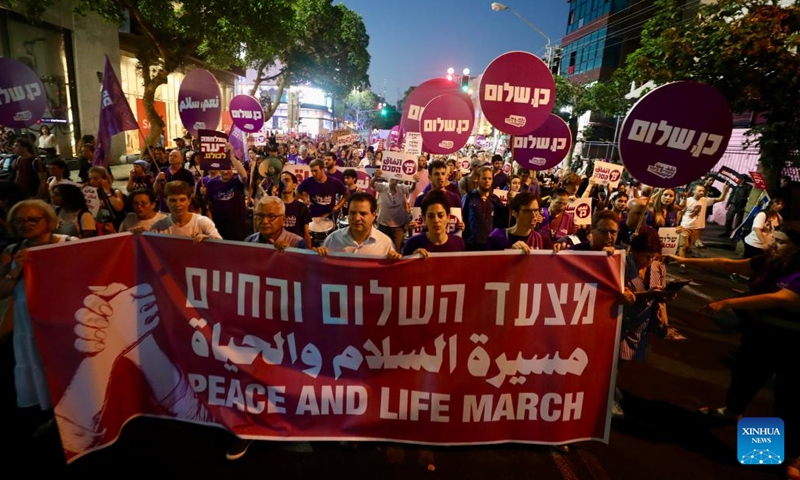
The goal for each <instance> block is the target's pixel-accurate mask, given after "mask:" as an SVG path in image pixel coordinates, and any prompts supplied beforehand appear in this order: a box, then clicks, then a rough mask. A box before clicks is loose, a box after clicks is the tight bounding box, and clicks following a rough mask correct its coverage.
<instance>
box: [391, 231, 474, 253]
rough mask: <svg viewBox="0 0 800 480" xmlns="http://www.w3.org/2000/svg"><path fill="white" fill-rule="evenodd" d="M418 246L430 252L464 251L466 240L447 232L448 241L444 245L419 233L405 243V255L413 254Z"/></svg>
mask: <svg viewBox="0 0 800 480" xmlns="http://www.w3.org/2000/svg"><path fill="white" fill-rule="evenodd" d="M418 248H424V249H425V250H427V251H429V252H430V253H445V252H463V251H464V248H465V246H464V240H463V239H462V238H461V237H459V236H458V235H453V234H452V233H448V234H447V241H446V242H444V243H443V244H442V245H434V244H432V243H431V241H430V240H428V236H427V235H426V234H425V233H418V234H416V235H414V236H413V237H411V238H409V239H408V241H407V242H406V244H405V245H403V255H411V254H413V253H414V252H415V251H416V250H417V249H418Z"/></svg>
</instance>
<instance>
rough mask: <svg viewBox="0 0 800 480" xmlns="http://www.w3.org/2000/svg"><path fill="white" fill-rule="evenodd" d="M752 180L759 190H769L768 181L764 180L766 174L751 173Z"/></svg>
mask: <svg viewBox="0 0 800 480" xmlns="http://www.w3.org/2000/svg"><path fill="white" fill-rule="evenodd" d="M750 178H752V179H753V186H755V187H756V188H757V189H759V190H766V189H767V181H766V180H765V179H764V174H763V173H761V172H750Z"/></svg>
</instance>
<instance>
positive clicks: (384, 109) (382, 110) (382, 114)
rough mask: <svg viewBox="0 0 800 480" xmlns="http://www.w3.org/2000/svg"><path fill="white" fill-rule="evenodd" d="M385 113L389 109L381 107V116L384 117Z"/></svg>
mask: <svg viewBox="0 0 800 480" xmlns="http://www.w3.org/2000/svg"><path fill="white" fill-rule="evenodd" d="M387 113H389V110H387V109H386V107H383V108H381V117H385V116H386V114H387Z"/></svg>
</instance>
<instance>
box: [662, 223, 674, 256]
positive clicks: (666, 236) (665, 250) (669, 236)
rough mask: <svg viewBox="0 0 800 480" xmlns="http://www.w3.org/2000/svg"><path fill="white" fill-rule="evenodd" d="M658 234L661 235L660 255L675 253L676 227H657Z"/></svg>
mask: <svg viewBox="0 0 800 480" xmlns="http://www.w3.org/2000/svg"><path fill="white" fill-rule="evenodd" d="M658 236H659V237H661V255H675V253H677V251H678V229H677V228H666V227H662V228H659V229H658Z"/></svg>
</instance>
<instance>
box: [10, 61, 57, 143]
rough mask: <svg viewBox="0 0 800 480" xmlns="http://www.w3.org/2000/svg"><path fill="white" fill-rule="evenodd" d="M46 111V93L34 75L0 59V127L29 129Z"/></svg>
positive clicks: (17, 64) (18, 65) (16, 62)
mask: <svg viewBox="0 0 800 480" xmlns="http://www.w3.org/2000/svg"><path fill="white" fill-rule="evenodd" d="M46 107H47V93H46V92H45V90H44V84H43V83H42V81H41V80H40V79H39V76H38V75H36V72H34V71H33V70H31V68H30V67H28V66H27V65H25V64H24V63H22V62H20V61H18V60H14V59H13V58H0V125H4V126H6V127H11V128H25V127H29V126H31V125H34V124H35V123H36V122H38V121H39V120H40V119H41V118H42V115H43V114H44V110H45V108H46Z"/></svg>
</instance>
